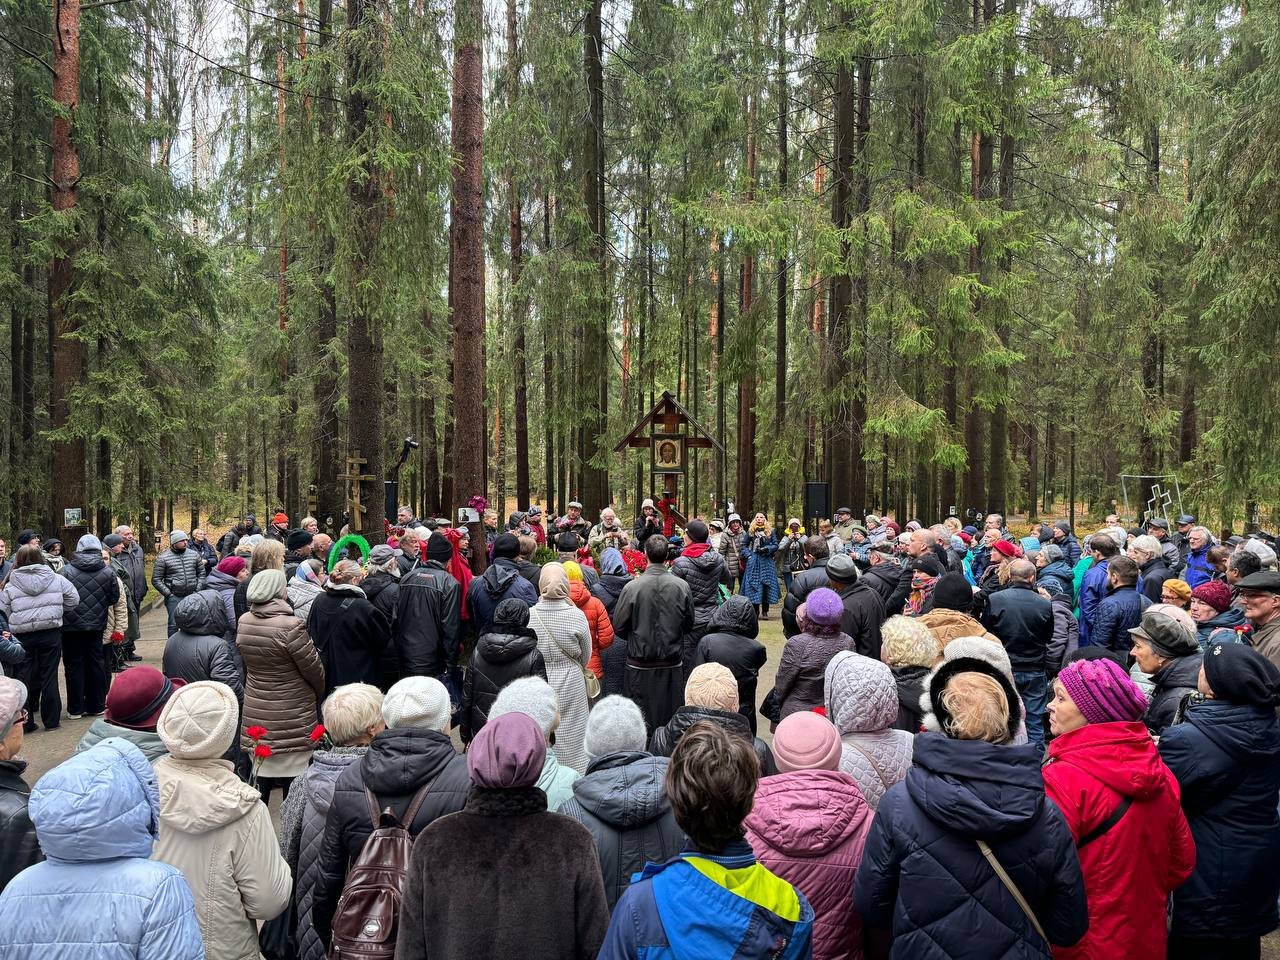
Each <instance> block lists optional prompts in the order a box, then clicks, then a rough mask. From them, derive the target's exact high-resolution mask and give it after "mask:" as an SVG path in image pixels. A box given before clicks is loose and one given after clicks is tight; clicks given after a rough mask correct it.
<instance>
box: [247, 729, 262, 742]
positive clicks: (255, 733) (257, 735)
mask: <svg viewBox="0 0 1280 960" xmlns="http://www.w3.org/2000/svg"><path fill="white" fill-rule="evenodd" d="M244 735H245V736H246V737H248V738H249V739H250V740H261V739H262V738H263V737H265V736H266V735H267V728H266V727H245V728H244Z"/></svg>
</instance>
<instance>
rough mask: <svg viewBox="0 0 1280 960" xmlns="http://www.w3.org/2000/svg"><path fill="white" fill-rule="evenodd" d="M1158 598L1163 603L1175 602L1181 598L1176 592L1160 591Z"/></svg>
mask: <svg viewBox="0 0 1280 960" xmlns="http://www.w3.org/2000/svg"><path fill="white" fill-rule="evenodd" d="M1160 599H1161V600H1163V601H1164V602H1165V603H1177V602H1178V601H1179V600H1180V599H1181V598H1180V597H1179V596H1178V595H1177V594H1176V593H1162V594H1160Z"/></svg>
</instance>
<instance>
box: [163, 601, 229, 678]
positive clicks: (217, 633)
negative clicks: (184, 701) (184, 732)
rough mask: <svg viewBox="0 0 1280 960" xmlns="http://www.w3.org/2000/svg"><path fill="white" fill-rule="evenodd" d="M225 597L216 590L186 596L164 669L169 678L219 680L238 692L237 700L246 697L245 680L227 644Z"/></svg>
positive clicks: (168, 644) (178, 611)
mask: <svg viewBox="0 0 1280 960" xmlns="http://www.w3.org/2000/svg"><path fill="white" fill-rule="evenodd" d="M226 610H227V608H226V604H224V603H223V602H222V595H221V594H219V593H218V591H216V590H201V591H200V592H199V593H193V594H191V596H189V597H183V599H182V602H181V603H179V604H178V609H176V610H175V611H174V612H173V620H174V623H175V624H176V625H177V627H178V629H177V631H176V632H175V633H174V634H173V636H171V637H169V640H168V642H166V643H165V645H164V661H163V664H162V666H163V669H164V675H165V676H166V677H179V678H181V679H182V680H185V681H186V682H187V683H195V682H197V681H199V680H216V681H217V682H218V683H225V684H226V685H227V686H228V687H230V688H231V689H232V690H234V691H235V694H236V699H237V700H242V699H243V698H244V678H243V677H242V676H241V675H240V670H239V668H238V667H237V665H236V661H235V658H234V657H233V656H232V649H233V648H232V646H231V644H229V643H227V641H226V639H225V638H226V633H227V612H226Z"/></svg>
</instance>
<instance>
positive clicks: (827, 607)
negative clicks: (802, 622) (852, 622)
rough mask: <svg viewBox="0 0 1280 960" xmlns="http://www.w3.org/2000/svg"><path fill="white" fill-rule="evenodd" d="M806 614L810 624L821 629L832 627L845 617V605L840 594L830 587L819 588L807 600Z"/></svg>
mask: <svg viewBox="0 0 1280 960" xmlns="http://www.w3.org/2000/svg"><path fill="white" fill-rule="evenodd" d="M805 608H806V609H805V612H806V615H807V616H808V619H809V622H810V623H815V624H817V625H818V626H820V627H832V626H835V625H836V624H838V623H839V622H840V618H841V617H843V616H844V603H843V601H841V599H840V594H838V593H836V592H835V591H834V590H832V589H831V588H830V587H819V588H818V589H817V590H814V591H813V592H812V593H810V594H809V596H808V597H806V598H805Z"/></svg>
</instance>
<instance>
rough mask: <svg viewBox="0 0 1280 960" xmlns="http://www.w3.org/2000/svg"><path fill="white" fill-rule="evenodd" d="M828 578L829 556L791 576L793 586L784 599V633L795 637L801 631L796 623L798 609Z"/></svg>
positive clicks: (825, 583)
mask: <svg viewBox="0 0 1280 960" xmlns="http://www.w3.org/2000/svg"><path fill="white" fill-rule="evenodd" d="M828 582H829V581H828V580H827V558H826V557H823V558H822V559H821V560H815V561H813V563H812V565H810V567H809V569H808V570H801V571H800V572H799V573H796V574H793V575H792V577H791V588H790V589H789V590H787V595H786V596H785V597H783V599H782V635H783V636H784V637H794V636H795V635H796V634H797V633H799V632H800V627H799V625H798V624H797V623H796V611H797V610H799V609H800V604H802V603H804V601H805V598H807V597H808V596H809V594H811V593H813V591H815V590H817V589H818V588H819V587H825V586H826V585H827V583H828Z"/></svg>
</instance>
